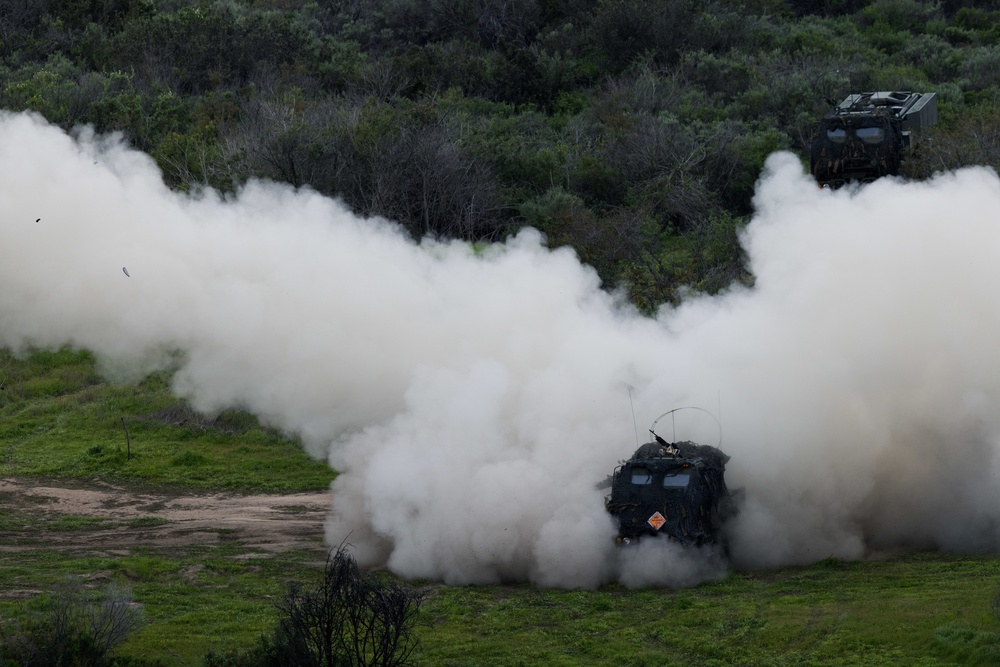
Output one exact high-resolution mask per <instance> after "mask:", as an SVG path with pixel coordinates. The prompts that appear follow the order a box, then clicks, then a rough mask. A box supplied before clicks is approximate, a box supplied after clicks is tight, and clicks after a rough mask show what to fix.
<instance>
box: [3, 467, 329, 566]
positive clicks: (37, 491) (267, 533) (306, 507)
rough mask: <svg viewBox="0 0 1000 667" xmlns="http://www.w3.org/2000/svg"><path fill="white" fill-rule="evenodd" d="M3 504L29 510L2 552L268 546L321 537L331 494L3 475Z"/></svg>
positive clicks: (282, 547)
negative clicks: (65, 524)
mask: <svg viewBox="0 0 1000 667" xmlns="http://www.w3.org/2000/svg"><path fill="white" fill-rule="evenodd" d="M0 509H2V510H4V511H5V512H8V513H16V514H19V515H22V516H27V517H29V521H28V524H27V525H26V526H25V527H24V528H22V529H16V530H13V531H5V532H3V533H0V551H11V550H19V549H26V548H38V547H45V548H56V549H85V550H88V549H93V550H109V551H115V550H119V549H121V550H128V549H130V548H132V547H137V546H147V547H183V546H189V545H198V544H211V543H214V542H219V541H221V540H233V541H238V542H239V543H240V544H242V545H245V546H247V547H251V548H255V549H262V550H265V551H268V552H275V553H277V552H282V551H287V550H290V549H298V548H315V547H316V546H318V545H320V544H321V543H322V539H323V520H324V518H325V517H326V514H327V512H328V511H329V509H330V494H329V493H327V492H322V493H294V494H288V495H278V494H255V495H240V494H235V493H197V492H185V493H181V492H176V491H148V490H141V491H136V490H130V489H128V488H125V487H122V486H116V485H113V484H108V483H106V482H103V481H101V480H96V479H95V480H90V481H87V482H82V483H80V482H56V481H52V480H46V481H44V482H39V481H37V480H29V479H23V478H0ZM59 517H92V518H93V519H94V521H95V523H93V525H92V526H90V527H87V528H86V529H82V530H74V529H72V526H70V529H68V530H67V529H62V528H60V529H53V526H55V525H58V524H57V523H56V522H53V521H52V520H53V519H58V518H59Z"/></svg>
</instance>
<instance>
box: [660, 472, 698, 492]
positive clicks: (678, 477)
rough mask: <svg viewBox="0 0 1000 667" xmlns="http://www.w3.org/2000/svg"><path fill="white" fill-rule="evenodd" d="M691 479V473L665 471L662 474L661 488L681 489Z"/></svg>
mask: <svg viewBox="0 0 1000 667" xmlns="http://www.w3.org/2000/svg"><path fill="white" fill-rule="evenodd" d="M690 481H691V475H690V474H689V473H686V472H678V473H673V474H671V473H667V474H666V475H664V476H663V488H665V489H683V488H685V487H686V486H687V485H688V482H690Z"/></svg>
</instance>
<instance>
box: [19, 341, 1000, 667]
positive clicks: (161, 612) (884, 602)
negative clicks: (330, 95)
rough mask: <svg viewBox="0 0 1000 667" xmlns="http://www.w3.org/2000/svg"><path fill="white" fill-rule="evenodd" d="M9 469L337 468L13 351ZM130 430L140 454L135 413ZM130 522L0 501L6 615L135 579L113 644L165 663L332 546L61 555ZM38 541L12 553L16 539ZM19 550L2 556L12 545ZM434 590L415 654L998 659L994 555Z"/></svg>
mask: <svg viewBox="0 0 1000 667" xmlns="http://www.w3.org/2000/svg"><path fill="white" fill-rule="evenodd" d="M0 382H2V383H3V389H0V476H3V477H15V476H16V477H19V478H21V479H24V478H37V479H39V480H40V481H41V480H51V479H59V480H62V481H63V482H67V483H74V484H81V485H85V484H88V483H90V482H91V481H92V480H93V478H94V477H99V478H100V479H101V480H105V481H115V482H118V483H121V484H125V485H129V486H131V487H135V488H147V487H156V488H170V489H172V490H175V491H176V492H177V493H178V494H182V493H185V492H197V491H199V490H205V489H223V490H230V491H247V492H249V491H253V492H262V491H266V492H296V491H306V490H322V489H324V488H326V487H327V486H328V485H329V482H330V480H331V479H332V478H333V476H334V473H333V472H332V471H330V470H329V468H328V467H327V466H326V465H325V464H324V463H323V462H317V461H314V460H311V459H310V458H309V457H308V456H306V455H305V454H304V453H303V451H302V449H301V448H300V447H299V446H298V444H297V443H296V442H294V441H293V440H291V439H289V438H286V437H284V436H282V435H281V434H280V433H276V432H274V431H272V430H269V429H267V428H263V427H261V426H260V424H258V423H257V420H256V419H254V418H253V417H252V416H249V415H247V414H245V413H240V412H230V413H224V414H223V415H219V416H218V417H217V418H214V419H207V418H204V417H200V416H198V415H195V414H194V413H192V412H191V411H190V410H189V409H188V408H187V407H186V406H184V405H183V404H182V403H181V402H179V401H178V400H177V399H176V398H173V397H172V396H171V395H170V394H169V391H168V387H169V378H168V377H167V376H165V375H163V374H160V375H157V376H154V377H151V378H149V379H147V380H146V381H145V382H143V383H141V384H140V385H137V386H114V385H110V384H107V383H105V382H103V381H102V380H101V379H100V377H99V376H98V375H97V373H96V371H95V369H94V363H93V359H92V358H91V357H90V356H89V355H87V354H85V353H79V352H72V351H66V350H64V351H60V352H39V353H35V354H33V355H32V356H30V357H29V358H27V359H21V360H18V359H15V358H13V357H12V356H11V355H10V354H8V353H5V352H0ZM123 418H124V419H125V422H126V424H128V427H129V432H130V436H131V448H132V458H131V459H129V458H127V456H126V441H125V435H124V430H123V428H122V424H121V420H122V419H123ZM158 521H159V520H158V519H156V518H154V517H148V518H144V517H140V518H137V519H130V520H128V521H122V520H116V519H103V518H99V517H89V516H82V515H81V516H78V515H74V514H70V515H62V516H51V515H41V514H38V513H36V512H34V511H33V510H32V508H30V507H28V508H25V507H24V506H23V505H17V503H14V502H13V499H11V498H9V497H4V496H3V495H2V494H0V617H3V618H13V617H17V616H18V615H19V614H23V613H25V610H26V609H30V608H32V606H33V605H37V604H38V602H39V599H40V597H39V595H40V594H41V593H44V592H46V591H50V590H52V589H53V587H55V586H56V585H57V584H59V583H60V582H61V581H63V580H65V578H66V577H67V576H70V575H73V576H80V577H83V579H84V580H85V581H86V582H87V583H88V584H90V585H94V586H99V585H101V584H103V583H106V582H110V581H120V582H122V583H125V584H128V585H129V586H130V587H131V588H132V591H133V595H134V597H135V599H136V600H137V601H138V602H139V603H141V604H142V606H143V608H144V610H145V613H146V616H147V620H148V624H147V625H146V626H145V628H144V629H142V630H141V631H140V632H139V633H138V634H136V635H135V636H133V637H132V638H131V639H130V640H129V641H128V642H127V643H126V644H124V645H122V646H121V647H120V648H119V649H118V653H119V654H120V655H122V656H134V657H144V658H153V659H157V660H159V661H160V662H162V663H163V664H165V665H199V664H201V660H202V657H203V656H204V655H205V653H206V652H207V651H209V650H212V651H227V650H233V649H236V648H239V647H243V646H248V645H250V644H253V643H254V642H256V641H257V640H258V637H259V636H260V635H261V633H263V632H266V631H267V630H268V629H269V628H270V627H271V625H272V623H273V622H274V619H275V611H274V604H275V602H276V601H277V600H278V599H280V597H281V596H282V594H283V593H284V591H285V590H286V588H287V585H288V583H289V582H292V581H301V582H309V581H310V580H313V579H315V578H316V577H318V575H319V572H320V568H321V565H322V562H323V554H324V547H323V545H322V544H321V543H320V542H319V541H318V540H317V542H316V544H315V548H312V549H299V550H295V551H291V552H285V553H282V554H278V555H275V554H272V553H269V552H267V551H265V550H259V549H255V548H253V547H252V546H251V547H248V546H247V545H245V544H241V543H239V541H238V539H237V538H236V537H235V536H229V537H227V536H226V535H225V534H224V533H223V534H222V538H221V539H220V540H219V541H218V542H217V543H215V544H210V545H197V546H186V547H183V548H170V549H166V548H152V547H150V548H146V547H140V548H132V549H121V550H109V549H103V550H101V549H97V550H95V549H88V548H86V546H80V547H72V548H67V547H66V546H65V544H64V545H63V546H62V547H61V548H55V547H50V546H48V545H47V544H46V542H45V538H46V536H47V535H52V536H58V535H66V534H70V535H86V534H87V533H88V531H99V530H106V529H108V528H109V527H112V528H113V527H118V528H123V527H134V528H143V527H150V526H153V527H155V526H156V524H157V522H158ZM25 531H33V532H31V534H32V535H35V536H36V538H33V539H34V541H33V542H31V543H30V544H26V545H20V544H19V545H18V546H14V545H11V544H10V542H9V541H8V540H5V539H4V536H5V535H11V534H13V533H18V534H24V533H25ZM4 547H6V548H4ZM413 585H414V586H416V587H417V588H419V589H420V590H421V591H422V592H423V593H424V594H425V596H426V599H425V602H424V604H423V606H422V608H421V613H420V625H419V627H418V634H419V637H420V639H421V648H420V651H419V653H418V656H417V658H418V664H420V665H452V666H459V665H468V666H471V665H511V666H513V665H612V664H613V665H705V666H717V665H761V666H765V665H789V666H790V665H814V666H819V665H830V666H834V665H858V666H861V665H900V666H903V665H925V666H929V665H956V664H957V665H996V664H1000V619H998V617H997V613H998V610H997V594H998V590H1000V557H998V556H997V555H989V556H955V555H946V554H936V553H919V554H909V555H898V556H895V557H892V558H886V559H884V560H878V561H868V562H856V563H845V562H841V561H837V560H827V561H822V562H820V563H817V564H814V565H812V566H809V567H799V568H785V569H781V570H768V571H752V572H743V571H733V572H730V574H729V575H728V577H727V578H726V579H724V580H723V581H719V582H715V583H708V584H703V585H701V586H698V587H696V588H691V589H684V590H678V591H671V590H665V589H645V590H629V589H626V588H623V587H621V586H617V585H615V586H607V587H604V588H602V589H600V590H598V591H556V590H540V589H538V588H535V587H532V586H528V585H510V586H480V587H448V586H443V585H441V584H439V583H436V582H413Z"/></svg>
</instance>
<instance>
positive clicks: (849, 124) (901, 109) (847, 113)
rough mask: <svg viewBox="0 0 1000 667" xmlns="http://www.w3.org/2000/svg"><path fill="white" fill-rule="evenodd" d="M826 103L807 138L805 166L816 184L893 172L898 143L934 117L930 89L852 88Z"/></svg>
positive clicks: (906, 143) (834, 184) (899, 155)
mask: <svg viewBox="0 0 1000 667" xmlns="http://www.w3.org/2000/svg"><path fill="white" fill-rule="evenodd" d="M830 104H831V106H832V107H833V108H832V109H831V110H830V111H829V112H828V113H827V114H826V115H825V116H823V119H822V120H821V121H820V123H819V127H818V128H817V130H816V134H815V135H813V141H812V156H811V164H812V167H811V169H812V174H813V176H814V177H815V178H816V181H817V183H819V185H820V186H821V187H831V188H839V187H840V186H842V185H844V184H845V183H848V182H851V181H857V182H861V183H868V182H871V181H874V180H875V179H877V178H881V177H883V176H896V175H898V174H899V167H900V163H901V162H902V159H903V149H904V148H906V147H907V146H912V145H914V143H915V141H916V137H917V135H919V134H920V132H922V131H923V130H924V129H925V128H927V127H929V126H931V125H933V124H934V123H936V122H937V96H936V95H935V94H934V93H912V92H908V91H891V92H877V93H858V94H854V95H848V96H847V98H846V99H845V100H844V101H843V102H841V103H840V104H839V105H836V106H833V104H834V103H833V101H832V100H831V101H830Z"/></svg>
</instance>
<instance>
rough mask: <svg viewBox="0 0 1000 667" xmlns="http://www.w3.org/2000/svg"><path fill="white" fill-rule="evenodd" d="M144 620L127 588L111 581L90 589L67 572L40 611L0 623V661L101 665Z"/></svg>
mask: <svg viewBox="0 0 1000 667" xmlns="http://www.w3.org/2000/svg"><path fill="white" fill-rule="evenodd" d="M144 622H145V621H144V618H143V614H142V611H141V610H140V609H139V608H138V607H137V606H136V605H135V603H134V602H133V601H132V592H131V590H130V589H129V588H128V587H126V586H122V585H119V584H116V583H112V584H109V585H108V586H107V587H106V588H105V589H104V590H103V591H100V592H99V593H97V594H94V593H93V592H91V591H89V590H87V589H86V588H85V587H84V586H83V583H82V582H81V581H80V579H78V578H75V577H71V578H68V579H66V581H64V582H63V583H62V584H61V585H60V586H59V587H58V588H56V590H55V591H53V593H52V595H51V596H50V597H49V598H48V599H47V600H46V601H45V603H44V604H43V606H42V608H41V610H40V611H38V612H35V613H28V614H25V615H24V616H23V617H21V618H19V619H18V620H17V621H15V622H11V623H8V624H4V625H2V626H0V664H7V663H8V661H9V662H11V663H13V664H21V665H91V666H92V667H104V666H106V665H110V664H112V658H111V656H110V653H111V651H112V649H114V648H115V647H116V646H118V645H119V644H121V643H122V642H124V641H125V640H126V639H128V637H129V635H131V634H132V633H133V632H135V631H136V630H138V629H139V628H141V627H142V625H143V623H144Z"/></svg>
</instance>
